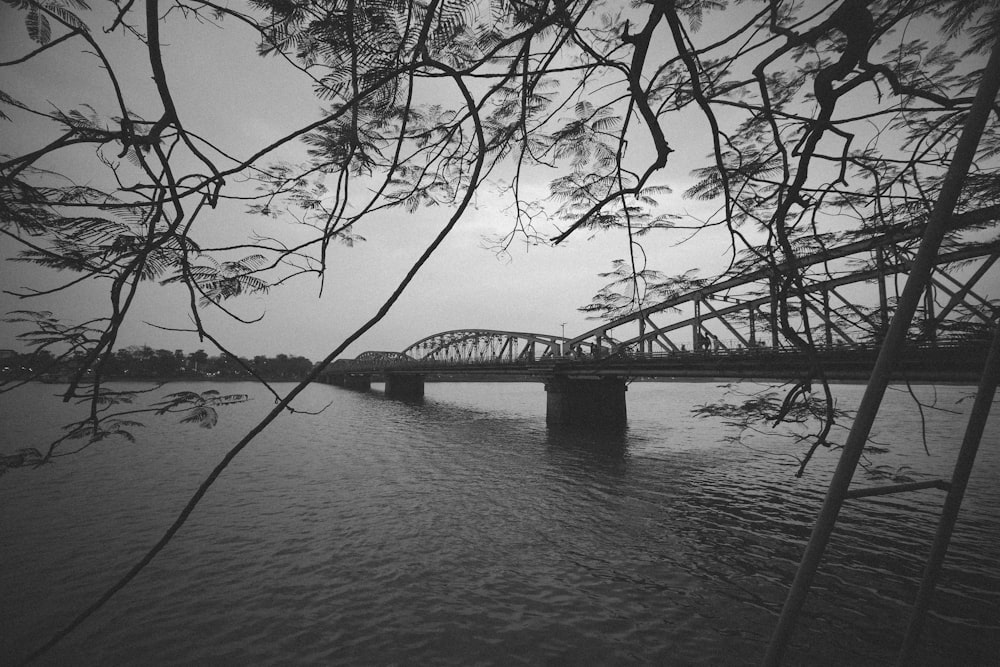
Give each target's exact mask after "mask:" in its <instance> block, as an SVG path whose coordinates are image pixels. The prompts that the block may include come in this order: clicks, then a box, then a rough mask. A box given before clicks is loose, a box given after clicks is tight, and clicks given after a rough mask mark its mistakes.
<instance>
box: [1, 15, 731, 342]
mask: <svg viewBox="0 0 1000 667" xmlns="http://www.w3.org/2000/svg"><path fill="white" fill-rule="evenodd" d="M20 16H21V15H20V14H18V13H15V12H14V11H13V10H12V9H11V8H10V7H9V6H8V5H0V60H9V59H11V58H14V57H18V56H20V55H23V54H24V53H26V52H27V51H29V50H31V48H33V46H32V44H31V43H30V42H29V41H28V40H27V38H26V36H25V34H24V33H25V31H24V28H23V25H22V24H21V23H20ZM162 30H163V34H162V37H161V41H162V42H163V44H164V45H165V46H164V57H165V61H166V69H167V77H168V80H169V82H170V84H171V88H172V92H173V95H174V99H175V101H176V104H177V107H178V109H179V110H180V114H181V118H182V121H183V122H184V124H185V126H186V127H187V128H188V129H190V130H193V131H194V132H196V133H198V134H200V135H202V136H206V137H211V138H212V139H213V141H215V142H216V143H217V144H219V145H220V146H222V147H224V148H225V150H226V151H228V152H231V153H232V154H234V155H237V156H245V155H247V154H248V153H249V152H250V151H252V150H253V149H255V148H256V147H259V146H261V145H265V144H267V143H269V142H270V141H273V140H274V139H276V138H278V137H281V136H284V135H285V134H286V133H287V132H288V131H289V129H291V128H296V127H299V126H302V125H305V124H307V123H309V122H311V121H313V120H315V119H316V118H317V117H318V116H319V113H320V110H321V105H320V103H319V102H318V101H317V100H316V98H315V97H314V96H313V94H312V91H311V88H310V85H309V82H308V80H306V79H305V77H303V76H302V75H300V74H298V73H297V72H295V71H294V70H292V69H291V68H289V67H288V66H287V65H286V64H284V63H282V62H281V61H279V60H277V59H273V58H271V59H263V58H260V57H258V56H256V55H255V54H254V52H253V48H254V41H253V38H252V35H250V34H249V32H248V31H247V30H246V29H245V28H243V27H241V26H240V25H238V24H237V23H236V22H235V21H227V22H225V23H224V25H223V28H222V29H220V28H219V27H217V26H214V25H211V24H208V23H199V22H197V21H194V20H182V19H181V17H179V16H175V17H171V18H169V19H168V20H167V21H166V22H164V24H163V28H162ZM124 41H125V42H126V43H128V44H130V45H131V48H134V40H124ZM111 54H112V56H113V57H114V58H115V60H116V64H117V66H118V71H119V72H120V73H121V74H122V77H123V81H122V83H123V88H124V89H125V90H127V91H129V94H130V96H131V97H130V99H129V104H130V105H131V106H132V107H133V108H134V109H136V110H137V111H139V112H140V113H141V114H142V115H144V116H145V117H147V118H155V117H156V116H158V114H159V111H160V110H159V109H158V108H157V107H156V106H155V105H156V104H157V103H158V102H157V101H156V97H155V95H154V90H153V87H152V82H151V80H150V77H149V74H148V64H147V63H146V62H145V61H144V59H143V54H142V52H135V51H134V50H129V49H113V50H112V51H111ZM0 77H2V78H0V90H3V91H4V92H6V93H7V94H9V95H11V96H13V97H15V98H18V99H21V100H24V101H26V102H29V101H30V102H35V103H44V102H46V101H51V102H52V103H54V104H56V105H58V106H60V108H63V109H64V110H67V109H70V108H73V107H75V106H78V105H79V104H81V103H82V102H93V101H94V100H101V99H102V97H101V96H102V94H103V95H104V96H106V95H107V94H108V92H109V89H108V88H107V84H106V80H105V79H104V78H103V76H102V75H101V72H100V70H99V69H98V68H97V63H96V60H95V58H94V56H92V55H88V54H86V53H82V52H81V47H80V43H79V42H76V43H73V44H70V43H67V44H64V45H63V46H62V47H60V48H58V49H55V50H53V52H51V53H48V54H44V55H43V56H41V57H39V58H37V59H36V60H35V61H32V62H31V63H30V65H29V66H27V67H17V68H10V67H8V68H0ZM102 87H103V88H102ZM98 110H99V111H102V112H109V113H110V112H113V110H114V109H113V107H106V108H102V109H98ZM11 114H12V115H15V119H16V120H18V121H19V123H18V124H12V123H9V122H5V121H0V143H2V145H3V146H4V148H3V150H4V151H5V152H9V153H14V152H18V151H21V150H26V149H30V148H32V147H37V146H38V145H39V144H38V142H39V141H40V138H39V135H33V134H32V133H30V132H25V131H24V129H23V128H24V127H25V125H24V124H23V122H21V121H23V120H24V119H23V118H21V117H18V116H16V114H15V113H14V111H11ZM29 126H30V125H29ZM665 129H666V131H667V135H668V140H669V141H670V143H671V146H672V147H673V148H674V149H675V152H674V153H673V154H672V155H671V157H670V162H669V163H668V165H667V167H666V168H665V169H664V170H663V174H662V176H661V177H660V180H659V182H662V183H667V184H669V185H670V186H671V187H673V189H674V194H673V195H670V196H667V197H665V198H663V199H662V202H661V203H662V210H661V211H660V212H670V213H680V214H683V213H691V214H693V215H695V216H697V217H699V218H705V217H707V216H709V215H710V214H711V213H712V207H711V205H706V204H704V203H700V202H694V201H691V200H687V199H683V198H682V197H681V196H680V194H679V193H681V192H683V191H684V190H685V189H686V188H687V187H689V186H690V185H691V184H693V182H694V178H693V177H692V175H691V169H692V167H694V166H697V165H700V164H703V163H704V161H705V157H706V156H707V155H708V154H709V151H710V144H709V143H708V138H707V137H708V132H707V126H706V124H705V123H704V121H703V120H701V119H700V118H698V117H697V116H695V115H691V116H689V117H687V118H686V119H684V121H683V123H682V124H679V125H675V126H669V127H666V128H665ZM303 156H304V154H303V152H302V148H301V147H300V146H298V145H295V146H289V147H286V148H283V149H281V150H280V151H278V152H277V153H276V154H275V156H274V158H275V159H284V160H292V161H298V160H301V159H302V158H303ZM87 159H88V157H87V156H86V155H84V154H83V153H82V152H77V151H73V150H66V151H63V152H61V153H60V155H59V160H60V162H59V163H58V164H50V165H48V166H52V167H58V168H60V169H66V170H69V171H73V172H74V173H75V177H76V178H77V179H78V182H88V181H87V179H88V178H91V176H90V174H89V173H88V171H87V170H88V169H89V167H87V164H88V163H87ZM94 178H96V177H94ZM541 194H544V193H543V191H542V190H541V187H539V195H541ZM450 214H451V209H448V208H444V207H441V208H422V209H420V210H419V211H418V212H417V213H416V214H412V215H408V214H406V213H404V212H402V211H396V212H393V213H390V214H384V215H380V216H378V217H376V218H373V219H372V220H371V222H370V223H367V224H366V225H365V226H364V227H363V228H360V229H358V230H357V231H358V233H360V234H361V235H363V236H364V237H366V238H367V241H366V242H364V243H360V244H357V245H355V246H354V247H352V248H348V247H344V246H334V247H333V249H332V251H331V253H330V255H329V256H328V267H329V271H328V275H327V277H326V280H325V284H324V288H323V291H322V295H320V291H319V284H318V283H317V282H316V281H315V280H313V279H300V280H295V281H292V282H289V283H286V284H284V285H282V286H281V287H279V288H276V289H274V290H272V291H271V292H270V293H269V294H266V295H255V296H249V297H243V298H241V299H239V300H238V301H235V302H229V304H227V305H230V306H231V307H232V308H233V309H234V310H235V311H236V312H237V313H238V314H240V315H241V316H242V317H245V318H251V319H253V318H257V317H261V320H260V321H259V322H257V323H255V324H253V325H242V324H235V323H233V322H231V321H229V320H227V319H226V318H221V317H218V316H215V315H211V314H208V315H206V323H207V325H208V327H209V329H210V330H211V331H212V332H213V333H214V334H215V335H217V336H218V338H219V339H220V340H221V341H222V342H223V343H224V344H225V345H226V346H227V347H228V348H229V349H230V350H231V351H233V352H234V353H236V354H239V355H241V356H248V357H252V356H254V355H257V354H265V355H275V354H279V353H285V354H291V355H301V356H305V357H308V358H310V359H313V360H317V359H319V358H322V357H323V356H325V355H326V354H327V353H328V352H329V351H330V350H331V349H332V348H333V347H335V346H336V345H337V344H339V343H340V342H341V341H342V340H343V339H344V338H345V337H346V336H348V335H349V334H350V333H351V332H353V331H354V330H355V329H356V328H357V327H358V326H360V325H361V324H362V323H363V322H365V321H366V320H367V319H368V318H370V317H371V316H372V315H373V314H374V313H375V311H376V310H377V309H378V308H379V306H380V305H381V304H382V303H383V301H384V300H385V299H386V297H387V296H388V295H389V294H390V293H391V292H392V290H393V289H394V288H395V286H396V285H397V283H398V281H399V280H400V279H401V278H402V276H403V275H404V274H405V273H406V271H407V270H408V269H409V267H410V265H411V264H412V262H413V261H414V260H415V259H416V258H417V257H418V256H419V255H420V253H421V252H422V251H423V250H424V248H425V247H426V246H427V245H428V244H429V243H430V242H431V240H432V239H433V238H434V236H435V235H436V234H437V233H438V231H439V230H440V229H441V227H442V226H443V225H444V224H445V222H446V221H447V219H448V217H449V216H450ZM511 225H512V220H511V217H510V215H509V213H508V212H506V211H504V210H502V209H501V207H500V205H499V204H498V202H497V200H496V199H495V198H494V197H493V196H492V195H491V194H490V190H489V188H486V189H484V190H483V191H482V192H481V193H480V195H479V196H478V197H477V200H476V206H475V207H474V210H473V211H471V213H470V214H469V215H467V216H466V217H465V218H464V219H463V220H462V222H461V223H459V225H458V226H457V227H456V229H455V230H454V231H453V232H452V234H451V235H450V236H449V238H448V239H447V240H446V241H445V243H444V245H443V246H442V247H441V248H440V249H439V251H438V252H437V253H436V254H435V255H434V256H433V257H432V258H431V260H430V261H429V262H428V263H427V265H426V266H425V267H424V268H423V269H422V270H421V272H420V273H419V274H418V276H417V278H416V279H415V280H414V282H413V283H412V284H411V285H410V287H409V288H408V289H407V291H406V293H405V294H404V295H403V297H402V298H401V299H400V300H399V302H398V303H397V304H396V306H395V307H394V308H393V309H392V310H391V311H390V313H389V315H388V316H387V317H386V318H385V319H384V320H383V321H382V322H381V323H380V324H378V325H377V326H376V327H375V328H374V329H373V330H372V331H370V332H369V333H368V334H367V335H365V336H364V337H363V338H362V339H361V340H360V341H358V342H357V343H356V344H354V345H353V346H352V347H351V348H349V350H348V351H347V354H346V356H354V355H356V354H358V353H360V352H362V351H364V350H402V349H404V348H405V347H407V346H408V345H410V344H411V343H413V342H416V341H417V340H419V339H421V338H423V337H425V336H428V335H431V334H434V333H437V332H441V331H448V330H452V329H479V328H484V329H499V330H508V331H523V332H537V333H546V334H560V333H562V332H563V331H565V333H566V335H568V336H573V335H575V334H579V333H582V332H584V331H587V330H589V329H591V328H593V327H594V326H595V325H596V322H594V321H593V320H588V319H586V317H585V315H584V314H583V313H581V312H579V311H578V308H579V307H582V306H585V305H586V304H588V303H589V302H590V300H591V298H592V297H593V296H594V295H595V294H596V293H597V292H598V290H599V289H600V288H601V287H602V286H603V285H604V283H605V282H606V280H605V279H603V278H601V277H600V276H599V275H598V274H599V273H600V272H602V271H608V270H610V269H611V264H612V261H613V260H615V259H619V258H626V257H628V253H629V243H628V238H627V236H626V235H625V234H624V233H623V232H620V231H618V232H598V233H595V234H591V233H588V232H582V233H578V234H576V235H574V236H573V237H571V238H570V239H569V240H568V241H566V242H564V243H563V244H561V245H560V246H557V247H550V246H546V245H535V246H531V247H525V246H524V244H523V243H522V244H519V243H516V242H515V244H514V245H513V246H512V247H511V249H510V251H509V252H508V253H506V254H504V255H502V256H498V255H497V253H496V252H495V251H494V250H491V249H489V248H487V247H484V241H483V240H484V238H486V237H491V236H496V235H502V234H505V233H506V232H507V231H508V230H509V229H510V227H511ZM251 233H257V234H261V235H275V236H279V235H280V236H282V237H287V236H289V235H290V236H292V237H294V236H295V235H296V232H295V230H294V229H290V228H289V227H288V226H287V225H279V224H278V223H275V222H273V221H268V220H266V219H264V218H261V217H254V216H251V215H249V214H247V213H246V212H245V207H244V206H243V205H241V204H236V205H223V206H220V208H219V209H218V210H217V211H213V212H211V214H210V215H209V216H208V218H206V220H204V221H203V223H202V225H201V227H199V229H198V231H197V232H196V234H195V237H196V239H197V240H198V241H199V242H201V243H202V244H203V245H212V244H214V243H225V242H226V241H227V240H229V239H233V238H246V237H247V236H248V235H249V234H251ZM687 237H688V233H687V232H682V231H670V232H658V233H654V235H652V236H649V237H647V238H646V239H645V240H644V241H643V245H644V248H645V251H646V253H647V254H648V256H649V267H650V268H653V269H657V270H660V271H663V272H665V273H668V274H678V273H682V272H685V271H688V270H690V269H697V270H698V271H699V275H700V276H702V277H710V276H713V275H715V274H716V273H717V272H718V271H720V270H722V269H724V268H725V267H726V265H727V263H728V261H729V259H730V246H729V239H728V235H726V234H724V233H723V232H721V231H719V230H708V231H705V232H702V233H700V234H699V235H698V236H696V237H695V238H693V239H688V238H687ZM682 240H684V241H685V243H684V244H683V245H682V246H681V245H679V242H680V241H682ZM17 249H18V248H17V247H16V246H15V245H14V244H13V243H12V242H11V241H10V240H8V239H3V240H0V256H2V257H4V258H8V257H10V256H11V255H12V254H14V253H15V252H16V251H17ZM0 272H2V273H0V283H2V285H3V289H4V290H14V291H17V290H20V289H21V288H22V287H26V286H33V287H38V286H42V287H46V286H47V287H52V286H54V285H55V283H54V282H53V278H52V276H49V275H44V276H43V275H41V274H40V273H39V272H38V271H37V270H36V269H33V268H32V267H30V266H28V265H25V264H22V263H14V262H9V261H4V262H2V263H0ZM67 277H68V276H60V277H59V279H65V278H67ZM106 298H107V297H106V295H102V292H101V290H100V289H93V288H76V289H73V290H70V291H67V292H64V293H60V294H57V295H55V296H54V297H52V298H47V299H23V298H17V297H15V296H12V295H10V294H0V312H8V311H11V310H15V309H31V310H43V309H44V310H52V311H54V312H55V313H57V314H58V315H59V316H62V317H65V318H66V319H84V318H87V317H90V316H93V315H94V313H96V312H99V311H100V309H101V308H103V306H104V303H105V301H106ZM186 300H187V295H186V292H185V291H184V290H183V289H181V288H179V287H162V286H158V285H155V284H147V285H146V286H145V287H144V290H143V294H142V298H141V301H140V303H139V304H138V306H137V307H136V308H135V310H134V311H133V316H132V318H131V321H130V323H129V324H127V325H126V326H125V327H124V328H123V330H122V336H121V338H120V339H119V343H118V346H119V347H125V346H129V345H149V346H150V347H153V348H166V349H183V350H186V351H188V352H190V351H194V350H196V349H200V348H202V349H206V351H208V352H209V353H210V354H214V353H215V352H216V351H215V350H214V349H213V348H212V346H211V344H210V343H209V342H208V341H199V340H198V339H197V337H195V336H194V335H193V334H190V333H182V332H177V331H166V330H165V328H173V329H183V328H190V326H191V324H190V321H189V319H188V316H187V315H186V305H187V304H186ZM20 331H21V330H19V329H17V328H14V327H11V326H4V325H0V348H13V349H19V348H20V347H21V345H20V344H19V343H18V341H17V340H16V335H17V334H18V333H19V332H20Z"/></svg>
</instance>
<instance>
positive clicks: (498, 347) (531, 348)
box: [402, 329, 569, 363]
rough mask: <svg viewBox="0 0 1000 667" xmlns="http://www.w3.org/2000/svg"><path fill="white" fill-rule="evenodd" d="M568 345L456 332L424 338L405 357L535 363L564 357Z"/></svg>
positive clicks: (514, 334)
mask: <svg viewBox="0 0 1000 667" xmlns="http://www.w3.org/2000/svg"><path fill="white" fill-rule="evenodd" d="M565 342H566V338H565V337H563V336H554V335H549V334H538V333H526V332H519V331H499V330H496V329H456V330H453V331H443V332H441V333H436V334H433V335H431V336H427V337H426V338H421V339H420V340H418V341H417V342H415V343H413V344H412V345H410V346H409V347H407V348H406V349H405V350H403V352H402V354H405V355H407V356H409V357H411V358H413V359H417V360H419V361H451V362H465V363H482V362H501V361H510V362H514V361H533V360H536V359H545V358H554V357H559V356H562V355H563V354H564V353H565V351H568V349H569V348H568V347H566V345H565Z"/></svg>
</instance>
